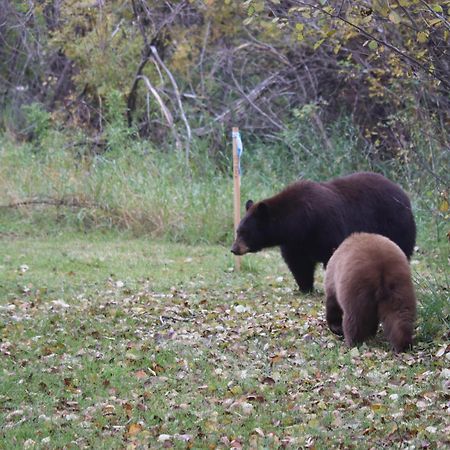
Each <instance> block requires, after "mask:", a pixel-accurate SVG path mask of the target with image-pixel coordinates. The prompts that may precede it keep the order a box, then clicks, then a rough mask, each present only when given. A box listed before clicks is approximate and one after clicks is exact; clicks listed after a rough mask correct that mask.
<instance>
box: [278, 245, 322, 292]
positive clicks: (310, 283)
mask: <svg viewBox="0 0 450 450" xmlns="http://www.w3.org/2000/svg"><path fill="white" fill-rule="evenodd" d="M299 253H300V252H299V251H298V249H294V250H293V249H289V248H287V247H285V246H282V247H281V255H282V256H283V259H284V261H285V262H286V264H287V266H288V267H289V270H290V271H291V272H292V275H294V278H295V281H296V282H297V284H298V287H299V288H300V290H301V291H302V292H305V293H306V292H312V290H313V288H314V270H315V268H316V263H315V262H314V261H311V260H309V259H308V258H305V257H304V256H303V255H301V254H299Z"/></svg>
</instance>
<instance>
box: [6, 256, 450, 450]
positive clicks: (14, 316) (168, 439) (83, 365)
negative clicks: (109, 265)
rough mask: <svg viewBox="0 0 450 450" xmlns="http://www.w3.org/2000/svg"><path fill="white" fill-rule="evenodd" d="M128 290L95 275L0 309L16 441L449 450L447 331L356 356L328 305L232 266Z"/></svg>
mask: <svg viewBox="0 0 450 450" xmlns="http://www.w3.org/2000/svg"><path fill="white" fill-rule="evenodd" d="M179 259H180V260H181V262H180V263H177V258H176V257H175V256H173V257H171V261H173V262H172V263H171V265H172V266H174V270H177V269H176V267H178V266H177V264H191V263H192V258H191V257H190V256H189V255H186V254H185V255H181V256H180V257H179ZM265 263H266V264H267V262H265ZM27 267H28V266H27ZM27 271H28V269H27ZM19 273H21V274H22V273H25V272H24V271H23V270H22V269H21V270H20V271H19ZM175 278H176V277H175ZM127 284H128V283H127V282H125V281H122V280H114V279H107V280H105V281H104V282H103V283H101V280H99V282H97V283H95V284H94V285H92V284H90V285H86V286H85V287H84V288H83V289H81V290H80V292H78V293H77V294H76V295H75V296H73V297H70V298H69V297H65V298H64V299H61V298H54V297H53V298H52V295H51V293H44V294H42V292H40V291H39V290H38V289H36V288H30V289H28V290H19V291H17V292H16V293H15V294H14V296H12V297H11V296H10V297H9V298H8V301H7V303H6V304H2V305H1V306H0V318H1V324H2V329H1V331H2V335H1V337H2V340H1V343H0V353H1V355H2V362H1V376H2V383H1V386H2V389H1V393H0V405H1V410H0V412H1V416H2V422H3V424H4V426H3V429H2V431H1V434H2V437H3V438H4V440H5V442H10V443H12V444H15V445H16V444H17V445H22V446H23V447H26V448H33V447H35V446H37V447H39V446H41V447H42V446H52V445H55V446H67V445H76V446H77V447H79V448H90V447H92V446H96V445H97V446H98V445H99V443H102V445H106V444H107V443H109V445H110V446H113V447H114V446H116V447H126V448H130V449H131V448H148V447H151V448H158V447H161V448H171V447H175V448H199V447H200V448H208V447H209V448H236V449H240V448H261V447H268V448H299V447H303V448H331V447H333V448H361V447H367V448H370V447H374V448H377V447H389V448H391V447H392V448H441V447H444V446H446V445H449V444H450V442H449V438H448V436H449V435H450V422H449V416H450V392H449V387H450V381H449V380H450V372H449V369H448V367H449V361H450V346H449V345H448V343H446V342H445V341H444V337H442V338H439V337H437V338H436V340H435V342H432V343H421V342H418V343H417V344H416V346H415V348H414V350H413V351H412V352H411V353H408V354H404V355H399V356H396V355H394V354H393V353H392V352H391V351H390V350H389V348H388V345H387V343H386V342H385V340H384V339H383V338H382V336H380V335H379V336H377V337H376V338H375V339H374V340H373V341H371V342H369V343H367V344H364V345H362V346H360V347H359V348H353V349H347V348H346V347H345V346H344V344H343V341H342V340H341V339H339V338H338V337H336V336H334V335H333V334H332V333H331V332H330V331H329V330H328V328H327V325H326V322H325V318H324V306H323V296H322V295H321V294H320V293H317V294H315V295H311V296H302V295H299V294H297V293H296V291H295V289H294V286H293V284H292V283H291V282H290V281H289V278H288V276H286V277H281V276H276V275H274V276H271V275H267V276H266V277H265V278H263V281H259V282H257V283H255V282H254V276H253V275H252V274H251V273H250V274H241V275H236V274H234V273H232V272H228V271H227V270H224V271H223V273H222V276H221V277H216V276H209V277H208V275H206V276H204V277H203V278H202V277H197V278H194V279H193V281H190V282H182V283H179V282H178V283H174V284H173V286H171V287H170V288H168V289H160V290H155V289H154V288H153V285H152V282H151V281H149V280H142V281H138V282H136V283H135V284H134V287H133V288H131V287H128V285H127ZM30 423H32V424H33V425H29V424H30Z"/></svg>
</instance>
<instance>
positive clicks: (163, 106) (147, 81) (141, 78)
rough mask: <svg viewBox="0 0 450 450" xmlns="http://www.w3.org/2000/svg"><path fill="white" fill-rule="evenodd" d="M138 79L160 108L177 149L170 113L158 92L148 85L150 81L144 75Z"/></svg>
mask: <svg viewBox="0 0 450 450" xmlns="http://www.w3.org/2000/svg"><path fill="white" fill-rule="evenodd" d="M138 79H140V80H143V81H144V83H145V86H146V87H147V89H148V91H149V92H150V93H151V94H152V95H153V97H155V100H156V101H157V102H158V104H159V106H160V108H161V111H162V113H163V115H164V117H165V118H166V121H167V124H168V125H169V128H170V129H171V131H172V134H173V137H174V139H175V142H176V146H177V148H179V146H180V141H179V139H178V135H177V133H176V131H175V127H174V125H173V117H172V114H171V113H170V111H169V109H168V108H167V106H166V105H165V104H164V102H163V100H162V98H161V96H160V95H159V93H158V91H157V90H156V89H155V88H154V87H153V85H152V84H151V83H150V80H149V79H148V78H147V77H146V76H145V75H139V77H138Z"/></svg>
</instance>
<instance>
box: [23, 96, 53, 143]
mask: <svg viewBox="0 0 450 450" xmlns="http://www.w3.org/2000/svg"><path fill="white" fill-rule="evenodd" d="M22 110H23V113H24V116H25V129H24V131H25V132H26V133H27V134H29V135H30V136H31V137H32V139H33V140H34V141H35V142H36V144H37V145H41V144H42V142H43V141H44V140H45V139H46V138H47V136H48V134H49V131H50V127H51V125H52V124H51V114H50V113H49V112H47V111H46V110H45V108H44V106H43V105H42V104H39V103H31V104H30V105H24V106H22Z"/></svg>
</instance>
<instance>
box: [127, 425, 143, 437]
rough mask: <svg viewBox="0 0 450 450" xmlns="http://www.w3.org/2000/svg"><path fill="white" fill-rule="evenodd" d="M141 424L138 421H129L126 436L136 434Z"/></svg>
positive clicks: (140, 429) (139, 430) (140, 428)
mask: <svg viewBox="0 0 450 450" xmlns="http://www.w3.org/2000/svg"><path fill="white" fill-rule="evenodd" d="M142 429H143V428H142V425H141V424H139V423H130V425H128V429H127V435H128V437H132V436H136V435H137V434H138V433H140V432H141V431H142Z"/></svg>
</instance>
